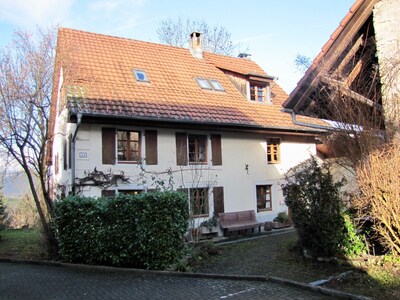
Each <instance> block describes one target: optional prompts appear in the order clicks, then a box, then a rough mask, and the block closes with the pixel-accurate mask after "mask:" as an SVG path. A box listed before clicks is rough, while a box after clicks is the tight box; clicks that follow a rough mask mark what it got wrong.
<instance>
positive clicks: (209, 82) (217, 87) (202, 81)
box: [195, 77, 225, 92]
mask: <svg viewBox="0 0 400 300" xmlns="http://www.w3.org/2000/svg"><path fill="white" fill-rule="evenodd" d="M195 80H196V82H197V84H198V85H199V87H200V88H201V89H202V90H208V91H216V92H225V89H224V87H223V86H222V84H221V83H220V82H219V81H218V80H217V79H207V78H204V77H195Z"/></svg>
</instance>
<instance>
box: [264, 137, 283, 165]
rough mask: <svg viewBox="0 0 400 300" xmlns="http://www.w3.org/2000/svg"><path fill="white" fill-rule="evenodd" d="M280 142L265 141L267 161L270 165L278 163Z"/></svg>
mask: <svg viewBox="0 0 400 300" xmlns="http://www.w3.org/2000/svg"><path fill="white" fill-rule="evenodd" d="M280 156H281V155H280V140H279V139H276V138H274V139H267V161H268V163H271V164H277V163H280V161H281V157H280Z"/></svg>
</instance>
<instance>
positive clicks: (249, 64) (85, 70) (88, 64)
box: [53, 28, 321, 131]
mask: <svg viewBox="0 0 400 300" xmlns="http://www.w3.org/2000/svg"><path fill="white" fill-rule="evenodd" d="M57 55H58V57H70V58H72V59H70V60H69V59H65V60H64V61H63V64H64V66H65V70H67V71H66V74H65V81H64V87H66V88H67V90H69V91H70V92H69V94H70V99H69V101H68V108H69V109H70V111H71V113H73V114H74V113H78V112H83V113H90V114H93V115H99V116H108V115H112V116H120V117H127V118H131V117H134V118H139V119H148V120H152V119H157V120H165V121H187V122H200V123H215V124H221V125H222V124H230V125H246V126H254V127H258V128H280V129H290V130H300V131H310V129H309V128H305V127H301V126H297V125H295V124H293V122H292V120H291V116H290V115H289V114H287V113H284V112H282V106H281V104H282V103H283V102H284V101H285V100H286V98H287V94H286V93H285V92H284V91H283V90H282V89H281V88H280V87H279V85H278V84H276V83H275V82H274V83H273V84H272V93H273V95H274V97H273V102H274V105H271V104H265V103H255V102H252V101H249V100H247V98H246V97H244V96H243V95H242V94H241V93H240V92H239V90H238V89H237V88H236V87H235V86H234V84H233V83H232V82H231V80H230V79H229V78H228V76H227V75H226V74H225V73H224V72H223V70H228V71H230V72H234V73H237V74H241V75H247V74H258V75H260V76H268V75H267V73H266V72H265V71H264V70H263V69H262V68H260V67H259V66H258V65H257V64H256V63H255V62H253V61H251V60H248V59H243V58H234V57H229V56H223V55H217V54H211V53H204V59H196V58H194V57H193V56H192V55H191V54H190V51H188V49H185V48H178V47H172V46H166V45H160V44H154V43H149V42H143V41H137V40H131V39H125V38H118V37H112V36H106V35H100V34H95V33H88V32H83V31H78V30H72V29H67V28H61V29H60V30H59V38H58V48H57ZM132 69H140V70H143V71H145V72H146V74H147V76H148V78H149V81H150V83H143V82H137V81H136V79H135V76H134V74H133V72H132ZM196 77H204V78H208V79H216V80H218V81H219V82H220V84H221V85H222V86H223V87H224V89H225V92H218V91H206V90H203V89H201V88H200V87H199V85H198V84H197V82H196V81H195V78H196ZM55 99H56V96H55V94H54V92H53V102H54V100H55ZM308 120H309V121H311V119H308ZM313 122H321V121H317V120H314V121H313Z"/></svg>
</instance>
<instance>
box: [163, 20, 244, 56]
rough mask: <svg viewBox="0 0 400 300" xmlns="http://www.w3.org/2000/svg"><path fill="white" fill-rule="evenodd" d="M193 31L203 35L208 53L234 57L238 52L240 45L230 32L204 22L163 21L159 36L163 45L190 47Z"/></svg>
mask: <svg viewBox="0 0 400 300" xmlns="http://www.w3.org/2000/svg"><path fill="white" fill-rule="evenodd" d="M193 31H197V32H201V33H202V34H203V45H204V49H205V50H206V51H209V52H212V53H216V54H223V55H234V52H235V51H238V48H239V45H238V44H235V43H234V42H233V41H232V38H231V33H230V32H229V31H228V30H226V29H225V28H224V27H222V26H209V25H208V24H207V23H206V22H204V21H203V20H202V21H199V20H190V19H189V18H188V19H187V20H186V21H183V20H182V18H181V17H179V18H178V19H177V20H172V19H167V20H163V21H162V22H161V23H160V25H159V27H158V29H157V34H158V39H159V40H160V42H161V43H164V44H167V45H171V46H177V47H188V46H189V35H190V34H191V33H192V32H193Z"/></svg>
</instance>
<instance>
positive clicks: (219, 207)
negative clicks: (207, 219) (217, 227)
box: [213, 186, 225, 216]
mask: <svg viewBox="0 0 400 300" xmlns="http://www.w3.org/2000/svg"><path fill="white" fill-rule="evenodd" d="M213 195H214V215H215V216H218V214H219V213H223V212H225V207H224V188H223V187H222V186H215V187H213Z"/></svg>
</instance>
